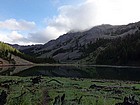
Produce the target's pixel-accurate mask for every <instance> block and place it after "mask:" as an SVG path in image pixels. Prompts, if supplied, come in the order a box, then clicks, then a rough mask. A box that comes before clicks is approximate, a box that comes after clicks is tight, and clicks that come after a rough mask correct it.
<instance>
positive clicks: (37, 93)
mask: <svg viewBox="0 0 140 105" xmlns="http://www.w3.org/2000/svg"><path fill="white" fill-rule="evenodd" d="M30 78H32V77H17V76H1V77H0V83H2V82H4V81H7V80H13V81H14V82H13V83H8V84H9V86H10V88H9V89H8V88H4V87H2V86H0V91H2V90H5V91H6V92H7V93H8V97H7V103H6V105H44V103H45V104H46V105H53V103H54V101H55V97H57V96H58V95H59V96H60V97H61V96H62V95H63V94H65V99H64V104H63V105H115V103H117V102H122V101H123V98H124V97H125V96H129V95H135V97H136V99H137V100H138V101H140V82H134V81H117V80H94V79H78V78H60V77H54V78H53V77H43V79H42V80H41V82H40V83H39V84H35V85H32V81H31V79H30ZM50 80H52V81H50ZM93 84H96V85H97V86H103V88H101V89H97V88H89V87H90V86H91V85H93ZM133 87H135V89H133ZM115 91H118V93H117V92H116V93H115ZM119 92H120V93H119ZM81 96H82V98H81V99H80V97H81ZM56 105H58V104H56Z"/></svg>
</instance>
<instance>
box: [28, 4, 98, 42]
mask: <svg viewBox="0 0 140 105" xmlns="http://www.w3.org/2000/svg"><path fill="white" fill-rule="evenodd" d="M58 12H59V15H58V16H54V17H53V18H52V19H47V27H46V28H44V29H43V30H41V31H39V32H35V33H30V34H29V38H30V39H32V41H34V42H37V43H46V42H48V41H49V40H52V39H56V38H57V37H59V36H60V35H63V34H65V33H67V32H69V31H79V30H85V29H87V28H91V27H93V25H94V20H95V17H96V15H95V5H94V2H90V1H86V2H84V3H81V4H79V5H77V6H72V5H65V6H61V7H59V8H58Z"/></svg>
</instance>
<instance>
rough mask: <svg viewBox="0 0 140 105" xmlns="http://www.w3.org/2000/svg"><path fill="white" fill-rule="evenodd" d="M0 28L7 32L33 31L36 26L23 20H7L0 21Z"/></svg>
mask: <svg viewBox="0 0 140 105" xmlns="http://www.w3.org/2000/svg"><path fill="white" fill-rule="evenodd" d="M0 28H1V29H7V30H33V29H35V28H36V24H35V23H34V22H29V21H25V20H20V21H17V20H16V19H9V20H5V21H0Z"/></svg>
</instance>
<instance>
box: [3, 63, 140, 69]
mask: <svg viewBox="0 0 140 105" xmlns="http://www.w3.org/2000/svg"><path fill="white" fill-rule="evenodd" d="M9 66H78V67H82V66H83V67H105V68H132V69H140V66H116V65H85V64H49V63H46V64H35V63H34V64H15V65H13V64H0V67H9Z"/></svg>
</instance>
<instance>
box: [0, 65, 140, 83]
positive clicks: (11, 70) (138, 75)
mask: <svg viewBox="0 0 140 105" xmlns="http://www.w3.org/2000/svg"><path fill="white" fill-rule="evenodd" d="M0 75H3V76H23V77H24V76H38V75H42V76H50V77H74V78H75V77H78V78H92V79H111V80H133V81H139V80H140V68H128V67H127V68H116V67H92V66H77V67H76V66H34V67H32V66H17V67H0Z"/></svg>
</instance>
